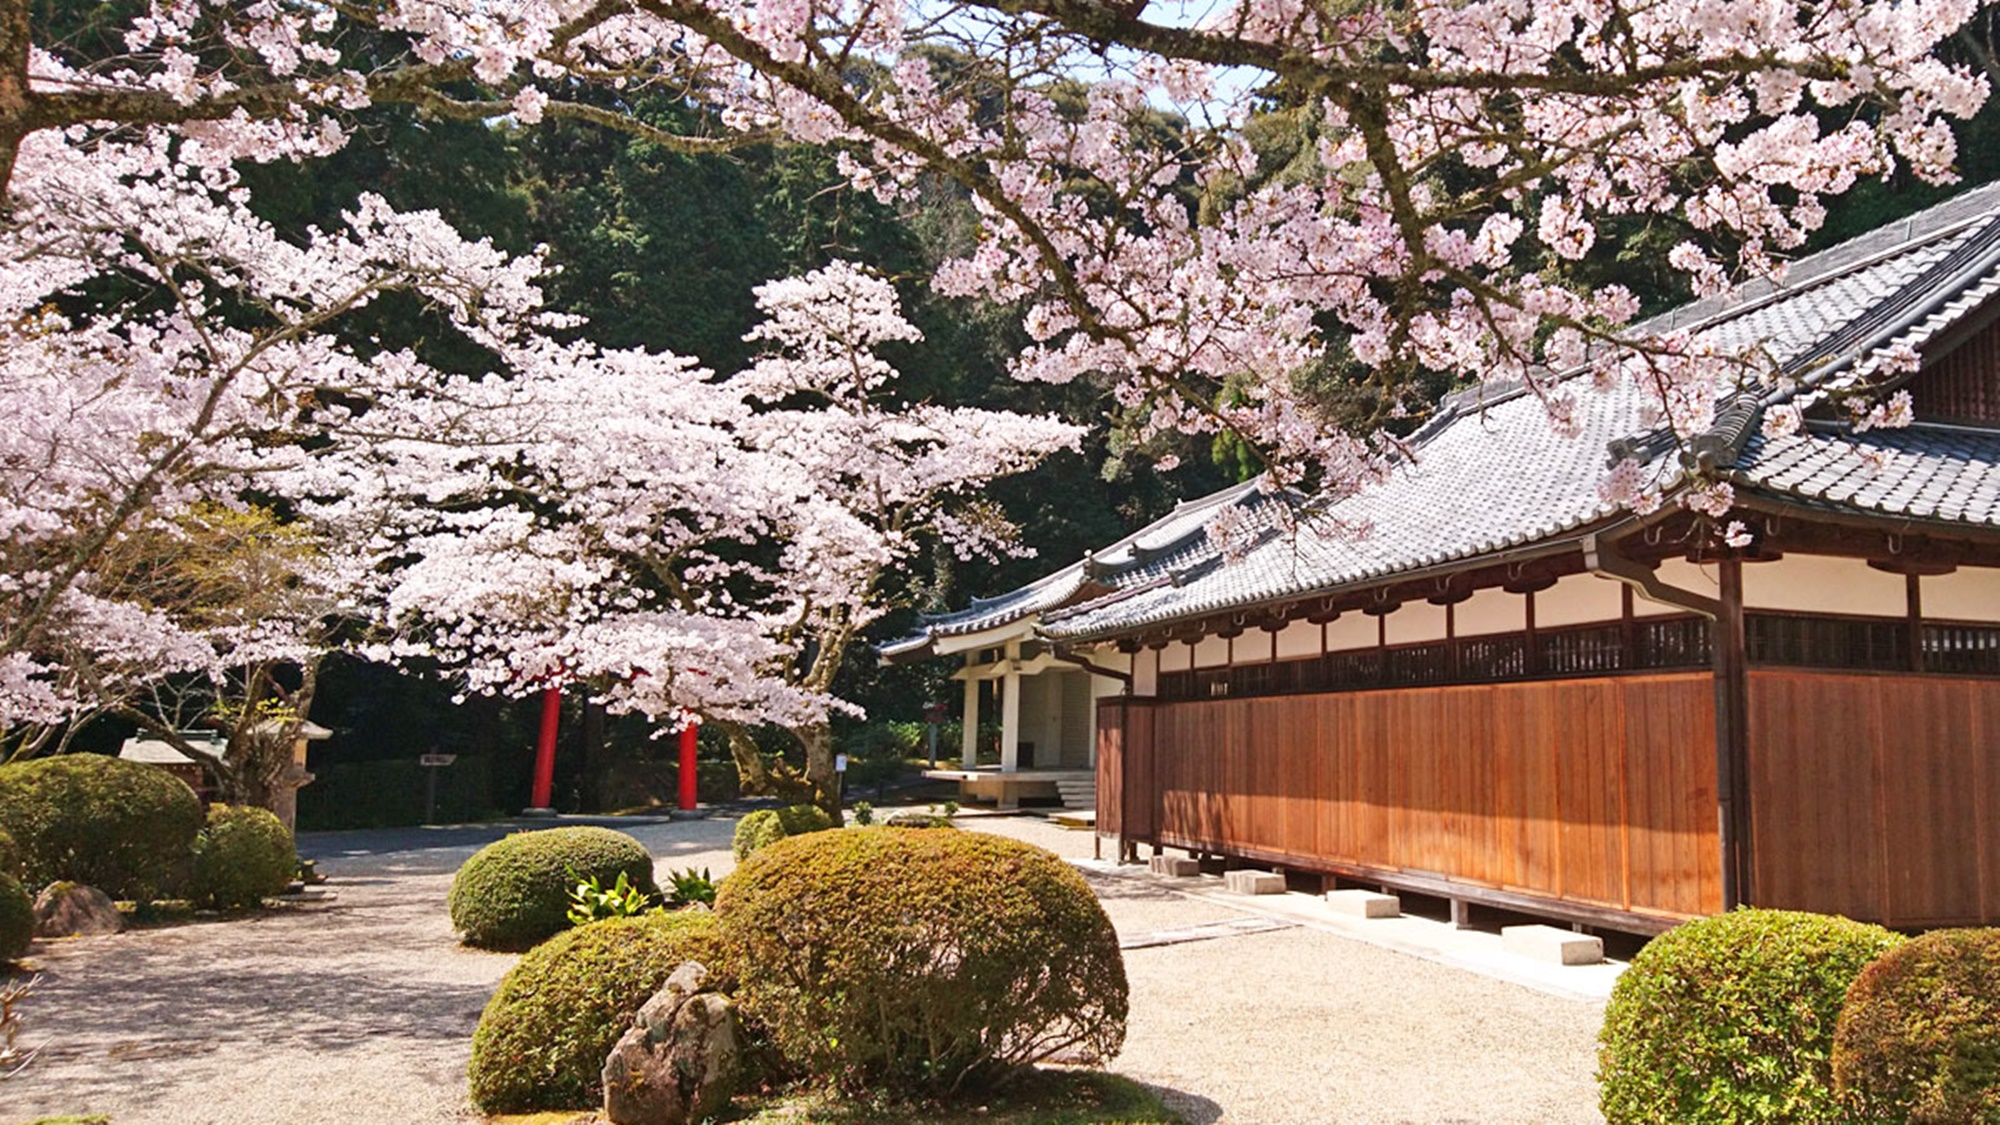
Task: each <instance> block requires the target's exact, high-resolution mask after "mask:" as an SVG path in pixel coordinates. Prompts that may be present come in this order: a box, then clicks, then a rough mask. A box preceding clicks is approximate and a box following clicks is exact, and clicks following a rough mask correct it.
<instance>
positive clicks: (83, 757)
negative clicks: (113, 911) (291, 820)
mask: <svg viewBox="0 0 2000 1125" xmlns="http://www.w3.org/2000/svg"><path fill="white" fill-rule="evenodd" d="M201 825H202V816H201V801H200V800H199V799H197V798H196V797H195V795H194V790H192V789H189V788H188V787H187V785H186V784H185V783H184V782H182V781H181V780H180V779H179V778H177V777H175V776H174V775H172V774H170V773H168V772H167V771H165V770H163V769H161V768H159V767H158V766H149V765H145V764H143V763H141V762H127V761H122V760H120V759H118V758H112V757H107V756H105V755H103V754H63V755H59V756H57V757H54V758H37V759H34V760H31V761H26V762H16V763H14V764H11V765H6V766H0V829H4V830H5V831H6V832H7V833H8V834H9V835H11V836H13V838H14V843H15V844H16V845H18V846H19V848H20V850H21V869H22V872H23V875H24V877H23V879H22V881H23V882H24V883H26V884H27V885H28V886H31V887H43V886H47V885H48V884H50V883H54V882H57V881H58V880H65V879H66V880H68V881H70V882H73V883H83V884H85V885H87V886H92V887H96V888H97V889H98V890H100V891H103V892H104V893H105V894H108V895H110V896H111V897H112V898H115V899H116V898H129V899H136V900H140V901H145V900H149V899H152V898H155V897H158V896H161V895H165V894H168V893H170V892H172V891H174V890H176V889H177V888H178V887H179V884H180V882H181V880H182V879H183V878H184V877H185V875H186V870H187V862H188V853H189V849H191V848H192V847H193V845H194V838H195V834H196V833H198V832H200V831H201Z"/></svg>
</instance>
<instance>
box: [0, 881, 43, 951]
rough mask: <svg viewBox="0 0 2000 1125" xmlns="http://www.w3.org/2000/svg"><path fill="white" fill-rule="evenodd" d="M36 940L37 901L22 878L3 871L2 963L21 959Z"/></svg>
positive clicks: (0, 912)
mask: <svg viewBox="0 0 2000 1125" xmlns="http://www.w3.org/2000/svg"><path fill="white" fill-rule="evenodd" d="M34 940H35V900H34V899H32V898H30V897H29V896H28V890H27V888H26V887H23V886H22V885H21V881H20V880H19V879H16V878H14V877H13V876H12V875H9V874H7V873H6V872H4V871H0V963H4V962H7V961H13V960H16V959H18V958H19V957H20V956H21V954H23V953H26V952H27V951H28V944H29V943H30V942H32V941H34Z"/></svg>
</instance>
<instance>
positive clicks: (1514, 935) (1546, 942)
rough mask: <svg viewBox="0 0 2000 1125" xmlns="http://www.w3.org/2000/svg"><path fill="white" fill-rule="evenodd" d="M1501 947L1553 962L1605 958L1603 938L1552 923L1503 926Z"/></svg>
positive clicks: (1590, 961)
mask: <svg viewBox="0 0 2000 1125" xmlns="http://www.w3.org/2000/svg"><path fill="white" fill-rule="evenodd" d="M1500 947H1501V948H1502V949H1504V950H1506V951H1507V952H1509V953H1518V954H1520V955H1521V956H1523V957H1532V958H1534V959H1535V960H1537V961H1547V962H1549V963H1550V964H1552V965H1595V964H1597V963H1598V962H1600V961H1603V960H1604V939H1602V938H1596V937H1592V936H1590V935H1589V934H1579V933H1573V932H1571V931H1569V930H1559V929H1557V928H1555V927H1554V926H1502V927H1501V928H1500Z"/></svg>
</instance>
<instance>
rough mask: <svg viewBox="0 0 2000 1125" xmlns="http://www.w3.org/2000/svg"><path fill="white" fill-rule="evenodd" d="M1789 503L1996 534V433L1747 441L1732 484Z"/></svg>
mask: <svg viewBox="0 0 2000 1125" xmlns="http://www.w3.org/2000/svg"><path fill="white" fill-rule="evenodd" d="M1733 479H1734V480H1735V481H1736V483H1737V485H1738V487H1745V486H1748V487H1751V488H1754V489H1756V490H1757V491H1759V492H1765V493H1770V494H1773V495H1777V496H1782V497H1785V498H1788V499H1799V500H1805V501H1809V502H1813V503H1816V504H1827V505H1836V506H1839V507H1842V508H1848V509H1860V510H1863V511H1867V512H1873V513H1878V514H1881V515H1887V516H1899V517H1904V518H1908V519H1914V520H1926V521H1933V522H1941V523H1957V524H1967V525H1975V526H1989V527H1990V526H2000V432H1994V431H1990V430H1970V429H1963V428H1960V427H1956V426H1928V425H1921V424H1920V425H1915V426H1910V427H1908V428H1907V429H1900V430H1882V431H1879V432H1874V433H1867V434H1862V435H1859V436H1855V435H1850V434H1843V433H1838V432H1827V431H1821V430H1819V429H1818V428H1817V427H1815V429H1814V431H1812V432H1808V433H1803V434H1792V435H1790V436H1788V437H1782V438H1773V439H1766V438H1763V437H1757V438H1753V439H1751V444H1750V448H1749V449H1748V450H1746V451H1745V456H1744V464H1742V465H1741V466H1739V468H1738V470H1737V472H1736V473H1735V474H1734V478H1733Z"/></svg>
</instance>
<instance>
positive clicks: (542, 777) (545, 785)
mask: <svg viewBox="0 0 2000 1125" xmlns="http://www.w3.org/2000/svg"><path fill="white" fill-rule="evenodd" d="M561 727H562V689H561V688H553V687H552V688H549V689H547V690H545V691H543V692H542V730H541V738H540V739H539V740H538V741H537V742H536V743H535V784H534V787H533V789H532V790H531V793H530V796H529V799H528V811H529V812H531V813H541V814H545V815H546V814H549V813H552V812H554V811H555V806H554V805H553V804H551V803H550V802H551V801H552V800H553V799H554V793H555V783H556V732H557V731H558V730H559V729H561Z"/></svg>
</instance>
